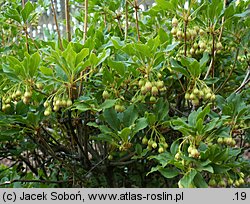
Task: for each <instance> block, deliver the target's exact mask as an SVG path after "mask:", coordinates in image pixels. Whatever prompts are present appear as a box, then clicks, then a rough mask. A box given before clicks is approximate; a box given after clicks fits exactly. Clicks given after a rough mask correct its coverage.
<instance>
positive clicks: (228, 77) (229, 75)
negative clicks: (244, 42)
mask: <svg viewBox="0 0 250 204" xmlns="http://www.w3.org/2000/svg"><path fill="white" fill-rule="evenodd" d="M238 55H239V48H237V51H236V55H235V59H234V64H233V67H232V69H231V70H230V73H229V74H228V76H227V78H226V80H225V81H224V82H223V84H222V85H221V86H220V87H219V88H217V90H216V91H215V92H216V93H217V92H218V91H219V90H221V89H222V88H223V87H224V86H225V84H226V83H227V82H228V80H229V79H230V77H231V76H232V74H233V71H234V69H235V66H236V61H237V58H238Z"/></svg>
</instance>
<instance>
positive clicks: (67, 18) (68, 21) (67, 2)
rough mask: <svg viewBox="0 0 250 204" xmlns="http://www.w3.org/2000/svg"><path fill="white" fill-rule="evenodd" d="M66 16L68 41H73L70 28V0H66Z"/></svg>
mask: <svg viewBox="0 0 250 204" xmlns="http://www.w3.org/2000/svg"><path fill="white" fill-rule="evenodd" d="M65 17H66V33H67V36H68V41H69V42H70V41H71V29H70V7H69V0H65Z"/></svg>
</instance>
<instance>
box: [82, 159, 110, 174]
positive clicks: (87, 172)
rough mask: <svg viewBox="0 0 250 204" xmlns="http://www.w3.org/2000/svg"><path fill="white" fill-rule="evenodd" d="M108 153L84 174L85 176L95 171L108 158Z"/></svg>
mask: <svg viewBox="0 0 250 204" xmlns="http://www.w3.org/2000/svg"><path fill="white" fill-rule="evenodd" d="M107 157H108V155H106V156H105V157H104V158H103V159H102V160H100V161H99V162H98V163H97V164H96V165H94V166H93V167H92V168H91V169H90V170H89V171H87V173H86V174H84V176H83V178H85V177H86V176H88V174H89V173H90V172H91V171H93V170H94V169H95V168H96V167H97V166H99V165H100V164H101V163H102V162H103V161H104V160H105V159H107Z"/></svg>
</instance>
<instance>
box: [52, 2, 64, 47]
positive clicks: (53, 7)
mask: <svg viewBox="0 0 250 204" xmlns="http://www.w3.org/2000/svg"><path fill="white" fill-rule="evenodd" d="M50 1H51V8H52V12H53V14H54V21H55V24H56V32H57V35H58V41H59V46H60V49H61V50H63V45H62V39H61V34H60V30H59V27H58V22H57V17H56V10H55V6H54V2H53V0H50Z"/></svg>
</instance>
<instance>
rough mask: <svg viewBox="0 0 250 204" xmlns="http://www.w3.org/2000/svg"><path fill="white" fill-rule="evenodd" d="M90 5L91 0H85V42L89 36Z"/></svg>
mask: <svg viewBox="0 0 250 204" xmlns="http://www.w3.org/2000/svg"><path fill="white" fill-rule="evenodd" d="M88 7H89V1H88V0H85V5H84V8H85V16H84V29H83V43H84V42H85V41H86V38H87V31H88Z"/></svg>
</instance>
